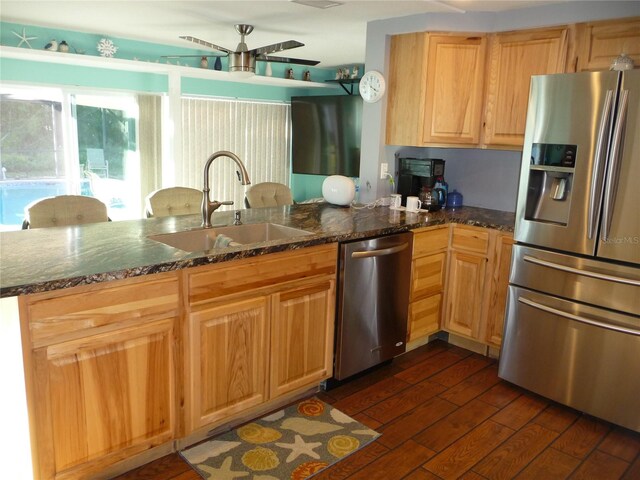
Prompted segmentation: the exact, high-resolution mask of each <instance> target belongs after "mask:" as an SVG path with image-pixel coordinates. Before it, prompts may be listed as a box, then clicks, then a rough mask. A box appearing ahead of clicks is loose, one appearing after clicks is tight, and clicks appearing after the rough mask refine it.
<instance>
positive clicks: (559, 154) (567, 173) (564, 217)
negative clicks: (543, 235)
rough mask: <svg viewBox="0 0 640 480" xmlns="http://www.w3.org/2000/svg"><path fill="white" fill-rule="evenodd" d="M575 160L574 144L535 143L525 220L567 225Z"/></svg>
mask: <svg viewBox="0 0 640 480" xmlns="http://www.w3.org/2000/svg"><path fill="white" fill-rule="evenodd" d="M575 158H576V146H575V145H555V144H547V143H535V144H533V146H532V149H531V163H530V165H529V183H528V190H527V202H526V207H525V219H527V220H533V221H537V222H547V223H555V224H559V225H567V222H568V221H569V207H570V204H571V185H572V182H573V174H574V168H575Z"/></svg>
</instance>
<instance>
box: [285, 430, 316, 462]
mask: <svg viewBox="0 0 640 480" xmlns="http://www.w3.org/2000/svg"><path fill="white" fill-rule="evenodd" d="M320 445H322V443H321V442H310V443H306V442H305V441H304V440H303V439H302V437H301V436H300V435H296V436H295V441H294V442H293V443H276V446H278V447H280V448H288V449H290V450H291V453H290V454H289V456H288V457H287V463H291V462H293V461H294V460H295V459H296V458H298V457H299V456H300V455H309V456H310V457H311V458H315V459H316V460H317V459H319V458H320V455H318V454H317V453H316V452H314V451H313V449H314V448H318V447H319V446H320Z"/></svg>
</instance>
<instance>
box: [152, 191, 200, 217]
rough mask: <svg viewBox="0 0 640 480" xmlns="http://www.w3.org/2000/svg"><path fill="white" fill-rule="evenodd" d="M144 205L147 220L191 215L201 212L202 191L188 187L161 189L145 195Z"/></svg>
mask: <svg viewBox="0 0 640 480" xmlns="http://www.w3.org/2000/svg"><path fill="white" fill-rule="evenodd" d="M144 203H145V214H146V216H147V218H151V217H173V216H176V215H193V214H195V213H200V212H201V206H202V191H200V190H198V189H195V188H188V187H170V188H161V189H159V190H156V191H155V192H151V193H150V194H149V195H147V198H145V202H144Z"/></svg>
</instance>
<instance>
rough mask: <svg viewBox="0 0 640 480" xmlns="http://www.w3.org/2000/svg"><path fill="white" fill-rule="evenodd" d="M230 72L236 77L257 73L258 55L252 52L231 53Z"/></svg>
mask: <svg viewBox="0 0 640 480" xmlns="http://www.w3.org/2000/svg"><path fill="white" fill-rule="evenodd" d="M229 73H232V74H233V75H234V76H236V77H250V76H252V75H255V74H256V57H255V56H254V55H252V54H251V53H250V52H234V53H230V54H229Z"/></svg>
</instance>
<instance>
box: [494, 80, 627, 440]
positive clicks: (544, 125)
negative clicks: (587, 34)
mask: <svg viewBox="0 0 640 480" xmlns="http://www.w3.org/2000/svg"><path fill="white" fill-rule="evenodd" d="M515 239H516V245H515V246H514V251H513V252H514V253H513V258H512V264H511V275H510V286H509V293H508V300H507V313H506V321H505V330H504V338H503V344H502V350H501V354H500V367H499V375H500V377H502V378H504V379H505V380H508V381H510V382H513V383H515V384H517V385H520V386H522V387H524V388H526V389H528V390H531V391H533V392H536V393H539V394H541V395H543V396H545V397H547V398H550V399H552V400H555V401H558V402H560V403H563V404H565V405H569V406H571V407H574V408H575V409H577V410H580V411H583V412H586V413H589V414H591V415H594V416H596V417H600V418H603V419H605V420H608V421H610V422H613V423H616V424H619V425H622V426H624V427H627V428H630V429H632V430H635V431H640V71H638V70H629V71H625V72H616V71H608V72H593V73H573V74H560V75H542V76H535V77H532V82H531V92H530V98H529V107H528V113H527V126H526V133H525V142H524V146H523V152H522V168H521V173H520V187H519V193H518V202H517V208H516V227H515Z"/></svg>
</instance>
